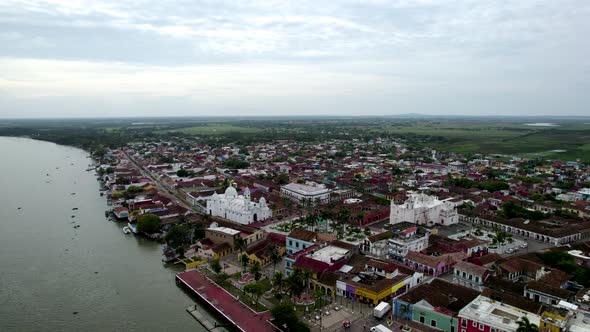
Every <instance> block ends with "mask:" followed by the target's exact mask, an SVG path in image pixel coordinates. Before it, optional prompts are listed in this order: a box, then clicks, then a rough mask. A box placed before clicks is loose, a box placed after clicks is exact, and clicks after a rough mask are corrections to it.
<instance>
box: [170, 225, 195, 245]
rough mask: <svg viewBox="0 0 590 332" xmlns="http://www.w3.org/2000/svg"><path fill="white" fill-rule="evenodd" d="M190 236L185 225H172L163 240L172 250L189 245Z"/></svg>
mask: <svg viewBox="0 0 590 332" xmlns="http://www.w3.org/2000/svg"><path fill="white" fill-rule="evenodd" d="M190 235H191V229H190V228H189V226H187V225H184V224H183V225H174V226H172V227H171V228H170V230H169V231H168V233H166V236H165V237H164V240H165V241H166V243H167V244H168V245H169V246H170V247H172V248H174V249H177V248H179V247H184V246H186V245H188V244H190Z"/></svg>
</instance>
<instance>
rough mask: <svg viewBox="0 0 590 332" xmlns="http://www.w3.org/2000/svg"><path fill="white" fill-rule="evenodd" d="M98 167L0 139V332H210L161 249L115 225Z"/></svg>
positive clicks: (49, 146) (73, 155) (73, 152)
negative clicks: (196, 315) (194, 311)
mask: <svg viewBox="0 0 590 332" xmlns="http://www.w3.org/2000/svg"><path fill="white" fill-rule="evenodd" d="M90 163H91V160H90V159H89V156H88V153H86V152H85V151H83V150H80V149H76V148H71V147H66V146H60V145H56V144H53V143H48V142H41V141H35V140H31V139H24V138H10V137H0V190H1V192H0V195H1V202H2V203H1V205H0V267H1V268H0V331H41V330H42V331H133V330H142V331H162V330H171V331H189V330H190V331H204V329H203V328H202V327H201V326H200V325H199V323H198V322H196V321H195V320H194V319H193V318H192V317H191V316H190V315H188V314H187V313H186V311H185V309H186V307H188V306H189V305H191V304H193V303H194V302H193V301H192V300H191V298H190V297H188V296H187V295H186V294H185V293H184V292H183V291H182V290H180V289H179V288H178V287H176V285H175V283H174V274H175V273H176V272H179V271H178V270H171V269H169V268H165V267H164V266H163V265H162V263H161V257H160V254H161V246H160V245H159V244H157V243H154V242H151V241H147V240H145V239H142V238H137V237H134V236H133V235H125V234H124V233H123V232H122V231H121V229H122V227H123V226H124V225H123V224H118V223H114V222H111V221H108V220H107V219H105V217H104V211H105V210H106V209H107V208H108V207H107V205H106V200H105V199H104V198H103V197H100V196H99V192H98V189H99V184H98V182H97V181H96V177H95V175H94V172H87V171H86V169H87V168H88V165H89V164H90ZM74 208H78V209H77V210H73V209H74ZM76 225H79V226H80V227H79V228H74V226H76Z"/></svg>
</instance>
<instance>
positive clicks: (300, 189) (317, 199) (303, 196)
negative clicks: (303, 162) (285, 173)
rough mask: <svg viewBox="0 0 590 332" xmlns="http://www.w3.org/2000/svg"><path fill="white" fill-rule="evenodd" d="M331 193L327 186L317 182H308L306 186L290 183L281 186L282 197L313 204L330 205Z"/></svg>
mask: <svg viewBox="0 0 590 332" xmlns="http://www.w3.org/2000/svg"><path fill="white" fill-rule="evenodd" d="M331 192H332V190H330V189H328V188H326V186H325V185H323V184H318V183H315V182H307V183H306V184H300V183H289V184H286V185H284V186H281V196H283V197H288V198H290V199H293V200H296V201H299V202H305V201H309V202H311V203H312V204H315V203H328V202H329V201H330V193H331Z"/></svg>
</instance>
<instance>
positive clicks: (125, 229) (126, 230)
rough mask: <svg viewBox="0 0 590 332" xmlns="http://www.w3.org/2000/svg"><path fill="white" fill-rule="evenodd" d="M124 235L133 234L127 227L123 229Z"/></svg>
mask: <svg viewBox="0 0 590 332" xmlns="http://www.w3.org/2000/svg"><path fill="white" fill-rule="evenodd" d="M123 233H125V234H131V229H130V228H129V227H127V226H125V227H123Z"/></svg>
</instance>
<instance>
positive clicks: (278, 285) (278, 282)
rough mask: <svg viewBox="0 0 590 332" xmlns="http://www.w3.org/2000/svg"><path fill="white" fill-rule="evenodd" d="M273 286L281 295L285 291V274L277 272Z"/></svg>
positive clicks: (273, 279)
mask: <svg viewBox="0 0 590 332" xmlns="http://www.w3.org/2000/svg"><path fill="white" fill-rule="evenodd" d="M272 285H273V287H275V290H276V291H277V292H279V293H280V292H281V291H282V290H283V287H284V286H285V278H284V276H283V272H281V271H277V272H275V274H274V277H273V278H272Z"/></svg>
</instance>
